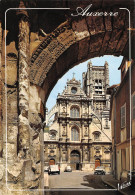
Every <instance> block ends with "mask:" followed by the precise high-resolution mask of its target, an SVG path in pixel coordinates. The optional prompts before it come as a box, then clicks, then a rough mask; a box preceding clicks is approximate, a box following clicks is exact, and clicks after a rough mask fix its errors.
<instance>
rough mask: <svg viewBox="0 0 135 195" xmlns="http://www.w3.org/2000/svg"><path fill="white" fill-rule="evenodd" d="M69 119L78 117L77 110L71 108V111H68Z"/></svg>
mask: <svg viewBox="0 0 135 195" xmlns="http://www.w3.org/2000/svg"><path fill="white" fill-rule="evenodd" d="M70 117H72V118H78V117H79V108H77V107H72V108H71V110H70Z"/></svg>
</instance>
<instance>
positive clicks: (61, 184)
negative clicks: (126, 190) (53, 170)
mask: <svg viewBox="0 0 135 195" xmlns="http://www.w3.org/2000/svg"><path fill="white" fill-rule="evenodd" d="M101 177H102V176H101V175H93V174H92V173H89V172H82V171H75V172H62V173H61V174H60V175H57V174H54V175H50V176H49V188H50V189H51V190H52V191H51V192H50V194H51V195H72V194H73V195H83V194H86V195H89V194H91V195H93V194H94V195H99V193H100V195H104V194H105V195H114V194H118V192H117V191H115V190H112V189H109V187H107V186H105V185H104V183H103V182H102V179H101Z"/></svg>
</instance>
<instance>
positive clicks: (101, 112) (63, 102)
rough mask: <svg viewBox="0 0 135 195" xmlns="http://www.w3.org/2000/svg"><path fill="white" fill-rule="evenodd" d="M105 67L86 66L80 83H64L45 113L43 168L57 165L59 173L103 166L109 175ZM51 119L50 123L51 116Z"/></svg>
mask: <svg viewBox="0 0 135 195" xmlns="http://www.w3.org/2000/svg"><path fill="white" fill-rule="evenodd" d="M108 68H109V67H108V63H107V62H105V65H104V66H93V65H92V63H91V62H89V63H88V68H87V72H85V73H83V74H82V77H83V79H82V80H83V81H82V85H83V86H82V87H81V82H80V81H78V80H76V79H75V77H74V76H73V78H72V79H71V80H68V81H67V85H66V87H65V89H64V91H63V93H62V94H58V96H57V101H56V105H55V106H54V107H53V108H52V109H51V110H50V111H49V112H48V113H47V116H46V123H47V124H48V125H49V128H48V129H47V128H46V129H45V133H44V144H45V150H44V151H45V164H46V165H47V164H59V165H60V167H61V170H64V169H65V167H66V166H67V165H70V166H71V167H72V169H73V170H94V169H95V168H96V167H97V166H100V165H101V166H105V168H106V171H110V166H111V159H110V156H111V155H110V152H111V143H112V140H111V124H110V121H109V109H110V96H109V95H107V94H106V90H107V88H108V87H109V69H108ZM52 115H54V119H53V121H51V120H50V119H51V116H52Z"/></svg>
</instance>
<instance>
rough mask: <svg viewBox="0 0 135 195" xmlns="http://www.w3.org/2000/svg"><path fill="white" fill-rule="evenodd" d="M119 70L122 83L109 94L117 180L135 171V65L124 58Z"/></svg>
mask: <svg viewBox="0 0 135 195" xmlns="http://www.w3.org/2000/svg"><path fill="white" fill-rule="evenodd" d="M129 67H130V68H131V102H130V85H129V83H130V76H129ZM119 69H120V70H121V83H120V85H119V86H118V85H117V86H112V87H110V88H109V89H108V93H109V94H111V110H110V119H111V123H112V125H111V126H112V159H113V161H112V162H113V163H112V171H113V173H114V175H115V177H116V178H117V179H122V178H127V174H128V171H130V170H132V169H135V77H134V75H135V64H134V62H132V63H131V62H130V61H127V60H126V59H125V58H124V59H123V61H122V63H121V66H120V67H119ZM130 106H131V110H130ZM130 111H131V114H130ZM130 141H131V143H130ZM130 144H131V145H130Z"/></svg>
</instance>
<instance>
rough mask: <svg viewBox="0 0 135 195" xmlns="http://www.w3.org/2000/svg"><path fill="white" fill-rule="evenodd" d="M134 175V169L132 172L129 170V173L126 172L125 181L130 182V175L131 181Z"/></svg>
mask: <svg viewBox="0 0 135 195" xmlns="http://www.w3.org/2000/svg"><path fill="white" fill-rule="evenodd" d="M134 173H135V169H133V170H131V172H130V171H128V173H127V179H128V180H129V181H130V175H131V179H132V175H133V174H134Z"/></svg>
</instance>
